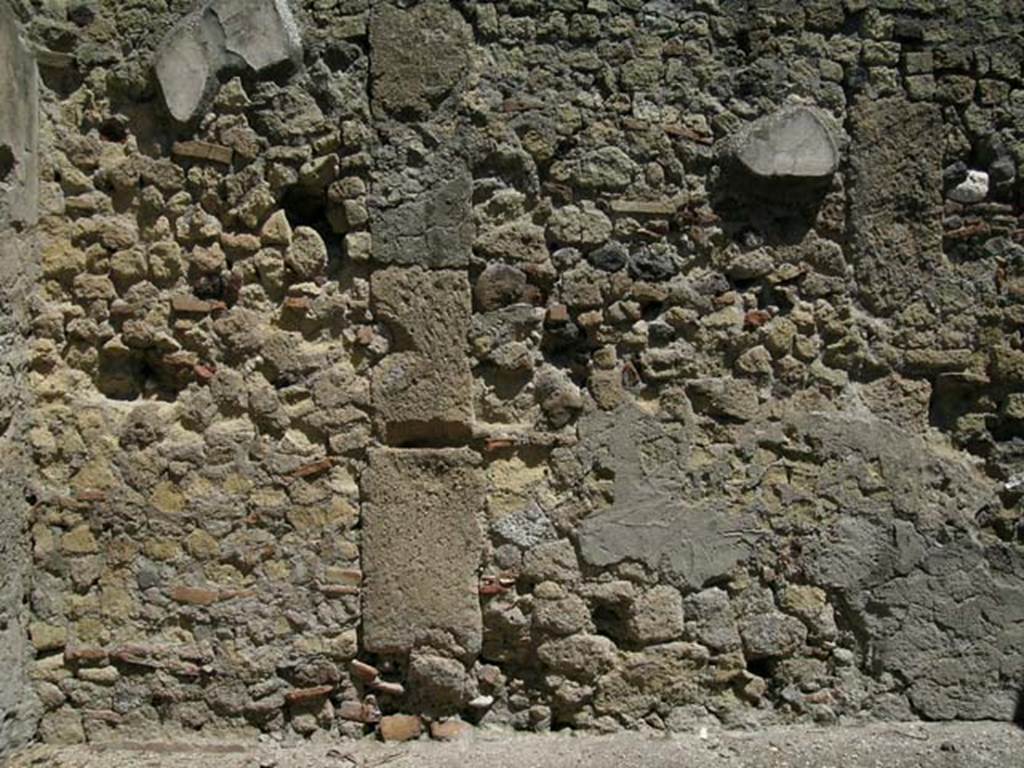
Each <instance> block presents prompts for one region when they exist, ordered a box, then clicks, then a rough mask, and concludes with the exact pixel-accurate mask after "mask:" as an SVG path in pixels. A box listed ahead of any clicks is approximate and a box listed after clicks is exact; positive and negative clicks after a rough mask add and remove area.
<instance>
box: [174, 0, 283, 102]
mask: <svg viewBox="0 0 1024 768" xmlns="http://www.w3.org/2000/svg"><path fill="white" fill-rule="evenodd" d="M301 55H302V41H301V39H300V36H299V30H298V27H297V26H296V24H295V19H294V18H293V17H292V13H291V10H290V8H289V7H288V2H287V0H207V1H206V2H205V3H203V4H202V5H201V6H200V7H199V8H198V9H196V10H195V11H193V12H192V13H191V14H189V15H188V16H186V17H185V18H184V19H182V21H181V22H180V23H179V24H177V25H176V26H175V27H174V28H173V29H172V30H171V31H170V33H169V34H168V36H167V38H166V39H165V40H164V42H163V44H162V45H161V47H160V49H159V51H158V52H157V57H156V62H155V67H156V76H157V80H159V81H160V88H161V90H162V91H163V94H164V102H165V103H166V104H167V109H168V111H169V112H170V113H171V115H172V116H173V117H174V119H175V120H178V121H180V122H188V121H189V120H191V119H193V118H194V117H196V115H198V114H199V112H200V110H201V109H202V107H203V105H204V104H205V102H206V100H207V99H208V98H209V97H210V96H211V95H212V92H213V91H214V89H215V88H216V85H217V81H218V79H219V76H220V75H221V74H223V73H225V72H230V71H240V70H245V69H249V70H251V71H253V72H257V73H258V72H262V71H264V70H267V69H270V68H272V67H275V66H278V65H280V64H284V63H285V62H288V61H298V60H299V59H300V58H301Z"/></svg>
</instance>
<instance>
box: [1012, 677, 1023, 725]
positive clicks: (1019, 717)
mask: <svg viewBox="0 0 1024 768" xmlns="http://www.w3.org/2000/svg"><path fill="white" fill-rule="evenodd" d="M1013 722H1014V725H1016V726H1017V727H1018V728H1021V729H1024V687H1022V688H1021V689H1020V692H1019V693H1018V694H1017V708H1016V709H1015V710H1014V711H1013Z"/></svg>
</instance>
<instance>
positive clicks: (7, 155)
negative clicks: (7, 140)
mask: <svg viewBox="0 0 1024 768" xmlns="http://www.w3.org/2000/svg"><path fill="white" fill-rule="evenodd" d="M14 166H15V160H14V150H12V149H11V148H10V146H8V145H7V144H0V182H6V181H7V180H8V179H9V177H10V175H11V173H13V171H14Z"/></svg>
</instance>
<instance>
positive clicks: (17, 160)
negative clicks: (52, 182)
mask: <svg viewBox="0 0 1024 768" xmlns="http://www.w3.org/2000/svg"><path fill="white" fill-rule="evenodd" d="M38 111H39V76H38V73H37V70H36V62H35V59H34V58H33V56H32V54H31V53H30V52H29V50H28V48H27V47H26V46H25V44H24V43H23V42H22V40H21V37H20V35H19V33H18V25H17V22H16V20H15V17H14V13H13V11H11V10H10V9H8V8H7V6H6V5H4V4H0V115H3V118H2V119H0V230H3V229H5V228H6V227H7V226H8V225H10V224H11V223H14V222H21V223H24V224H33V223H34V222H35V220H36V215H37V207H38V199H39V172H38V124H39V118H38Z"/></svg>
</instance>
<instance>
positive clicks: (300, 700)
mask: <svg viewBox="0 0 1024 768" xmlns="http://www.w3.org/2000/svg"><path fill="white" fill-rule="evenodd" d="M333 690H334V686H333V685H316V686H313V687H312V688H296V689H295V690H293V691H288V693H286V694H285V695H284V698H285V701H287V702H288V703H289V704H306V703H308V702H310V701H316V700H317V699H323V698H326V697H327V696H328V695H329V694H330V693H331V691H333Z"/></svg>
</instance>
